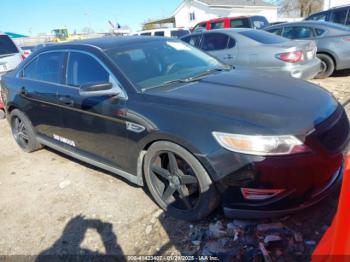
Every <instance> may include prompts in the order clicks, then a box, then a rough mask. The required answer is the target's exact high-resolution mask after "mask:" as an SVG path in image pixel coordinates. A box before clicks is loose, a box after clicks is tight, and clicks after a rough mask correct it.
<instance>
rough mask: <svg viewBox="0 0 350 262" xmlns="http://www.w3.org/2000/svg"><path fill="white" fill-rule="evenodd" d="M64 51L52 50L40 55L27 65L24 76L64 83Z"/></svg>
mask: <svg viewBox="0 0 350 262" xmlns="http://www.w3.org/2000/svg"><path fill="white" fill-rule="evenodd" d="M64 56H65V53H64V52H50V53H44V54H41V55H39V56H38V57H37V58H35V59H34V60H33V61H31V62H30V64H29V65H27V66H26V67H25V68H24V70H23V74H22V77H24V78H27V79H32V80H39V81H45V82H50V83H56V84H60V83H62V76H63V63H64Z"/></svg>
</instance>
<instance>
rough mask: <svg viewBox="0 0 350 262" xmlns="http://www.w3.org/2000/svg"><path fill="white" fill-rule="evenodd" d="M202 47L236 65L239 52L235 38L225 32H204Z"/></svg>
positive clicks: (221, 59)
mask: <svg viewBox="0 0 350 262" xmlns="http://www.w3.org/2000/svg"><path fill="white" fill-rule="evenodd" d="M201 49H202V50H203V51H206V52H208V53H209V54H211V55H213V56H214V57H216V58H218V59H219V60H220V61H222V62H223V63H226V64H230V65H234V63H235V60H236V57H237V53H238V51H237V48H236V41H235V39H234V38H233V37H231V36H229V35H227V34H223V33H211V32H210V33H209V32H208V33H204V34H203V39H202V42H201Z"/></svg>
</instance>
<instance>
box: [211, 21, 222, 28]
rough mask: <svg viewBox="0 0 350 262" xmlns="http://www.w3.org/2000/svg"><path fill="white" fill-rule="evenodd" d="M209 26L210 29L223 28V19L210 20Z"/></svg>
mask: <svg viewBox="0 0 350 262" xmlns="http://www.w3.org/2000/svg"><path fill="white" fill-rule="evenodd" d="M210 28H211V29H220V28H224V21H220V22H212V23H211V24H210Z"/></svg>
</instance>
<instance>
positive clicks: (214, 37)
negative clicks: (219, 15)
mask: <svg viewBox="0 0 350 262" xmlns="http://www.w3.org/2000/svg"><path fill="white" fill-rule="evenodd" d="M228 40H229V36H228V35H225V34H221V33H209V34H204V36H203V41H202V49H203V50H205V51H217V50H222V49H226V48H227V43H228Z"/></svg>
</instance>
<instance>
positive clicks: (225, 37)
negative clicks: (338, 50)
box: [181, 28, 321, 80]
mask: <svg viewBox="0 0 350 262" xmlns="http://www.w3.org/2000/svg"><path fill="white" fill-rule="evenodd" d="M181 39H182V40H183V41H185V42H187V43H189V44H191V45H194V46H196V47H198V48H200V49H202V50H204V51H206V52H208V53H209V54H211V55H212V56H214V57H216V58H218V59H219V60H221V61H222V62H224V63H226V64H229V65H233V66H235V67H237V68H250V69H251V68H253V69H256V70H264V71H268V72H273V73H277V74H283V75H289V76H292V77H295V78H300V79H305V80H308V79H312V78H314V77H315V76H316V75H317V74H318V73H319V72H320V68H321V62H320V60H319V59H318V58H317V57H316V52H317V48H316V45H315V43H314V42H313V41H291V40H289V39H287V38H283V37H280V36H276V35H274V34H270V33H267V32H264V31H261V30H254V29H248V28H232V29H218V30H213V31H206V32H201V33H194V34H190V35H187V36H185V37H183V38H181Z"/></svg>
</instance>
